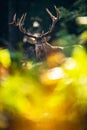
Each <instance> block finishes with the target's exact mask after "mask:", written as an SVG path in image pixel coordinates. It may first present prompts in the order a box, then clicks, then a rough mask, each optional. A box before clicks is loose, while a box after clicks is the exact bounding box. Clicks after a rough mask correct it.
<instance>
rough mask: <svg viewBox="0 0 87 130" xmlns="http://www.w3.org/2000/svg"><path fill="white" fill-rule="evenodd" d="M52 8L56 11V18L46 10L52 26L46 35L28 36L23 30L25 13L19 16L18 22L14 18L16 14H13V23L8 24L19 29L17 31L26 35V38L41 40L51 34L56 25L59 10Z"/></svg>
mask: <svg viewBox="0 0 87 130" xmlns="http://www.w3.org/2000/svg"><path fill="white" fill-rule="evenodd" d="M54 8H55V11H56V14H57V16H56V17H55V16H54V15H53V14H52V13H51V12H50V11H49V9H46V11H47V13H48V14H49V16H50V17H51V19H52V25H51V27H50V29H49V31H48V32H46V33H43V34H40V35H38V36H34V35H33V34H30V33H29V32H27V31H26V29H25V28H23V25H24V21H25V18H26V13H25V14H23V15H22V16H21V18H20V19H18V20H17V18H16V14H15V15H14V17H13V22H12V23H10V24H14V25H15V26H17V27H18V28H19V30H20V31H21V32H22V33H24V34H25V35H27V36H28V37H32V38H35V39H42V38H43V37H46V36H48V35H49V34H50V33H52V31H53V29H54V27H55V24H56V23H57V21H58V20H59V9H58V8H57V7H56V6H54Z"/></svg>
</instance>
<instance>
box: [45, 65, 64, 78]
mask: <svg viewBox="0 0 87 130" xmlns="http://www.w3.org/2000/svg"><path fill="white" fill-rule="evenodd" d="M47 75H48V78H49V79H51V80H55V79H60V78H62V77H63V76H64V72H63V70H62V69H61V68H59V67H55V68H53V69H50V70H49V71H48V74H47Z"/></svg>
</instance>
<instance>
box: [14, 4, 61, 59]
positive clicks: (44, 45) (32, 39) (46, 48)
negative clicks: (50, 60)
mask: <svg viewBox="0 0 87 130" xmlns="http://www.w3.org/2000/svg"><path fill="white" fill-rule="evenodd" d="M54 8H55V11H56V14H57V16H56V17H55V16H54V15H53V14H52V13H51V12H50V11H49V10H48V9H46V11H47V13H48V14H49V16H50V17H51V19H52V25H51V27H50V28H49V31H48V32H45V33H42V34H40V35H38V36H35V35H34V34H31V33H29V32H27V31H26V29H25V28H24V27H23V25H24V21H25V18H26V13H25V14H23V15H22V17H21V18H20V19H18V20H17V19H16V14H15V15H14V17H13V22H12V24H14V25H15V26H17V27H18V28H19V30H20V31H21V32H22V33H23V34H25V35H26V36H28V42H29V43H31V44H34V45H35V51H36V58H37V59H38V60H39V61H41V60H43V59H46V57H47V56H48V55H49V53H51V52H53V53H54V52H61V51H62V48H61V47H58V46H52V45H50V44H49V43H48V42H47V41H48V39H47V37H48V36H49V35H50V34H51V33H52V32H53V30H54V27H55V24H56V23H57V21H58V20H59V9H58V8H57V7H56V6H54Z"/></svg>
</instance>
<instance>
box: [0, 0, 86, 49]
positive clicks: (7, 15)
mask: <svg viewBox="0 0 87 130" xmlns="http://www.w3.org/2000/svg"><path fill="white" fill-rule="evenodd" d="M0 5H1V6H0V39H4V40H6V41H8V42H9V43H11V45H12V46H13V47H14V48H17V45H18V42H22V40H23V37H24V35H23V34H22V33H20V31H19V30H18V29H17V28H16V27H14V26H13V25H10V24H9V23H10V22H12V18H13V15H14V14H15V13H16V14H17V17H18V18H20V17H21V15H22V14H23V13H25V12H27V17H26V21H25V28H29V31H31V32H38V33H41V31H42V30H44V31H47V30H48V29H49V25H51V19H50V17H49V16H48V14H47V12H46V11H45V9H46V8H49V10H50V11H51V12H52V13H53V14H54V15H56V14H55V10H54V7H53V6H54V5H56V6H57V7H58V8H59V10H60V20H59V22H58V23H57V25H56V28H55V30H54V32H53V36H52V40H55V39H56V38H57V39H58V38H61V39H62V38H63V36H68V39H69V38H70V40H69V41H71V42H72V40H73V38H74V39H75V36H79V35H80V34H81V33H82V32H83V31H85V30H86V29H87V25H86V26H83V25H78V24H77V23H76V18H77V17H79V16H86V15H87V0H1V2H0ZM35 21H37V22H38V23H39V25H40V26H39V27H36V28H34V27H33V23H34V22H35ZM69 36H70V37H69Z"/></svg>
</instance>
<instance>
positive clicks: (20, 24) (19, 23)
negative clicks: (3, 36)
mask: <svg viewBox="0 0 87 130" xmlns="http://www.w3.org/2000/svg"><path fill="white" fill-rule="evenodd" d="M26 15H27V14H26V13H25V14H23V15H22V16H21V18H20V19H17V18H16V14H15V15H14V16H13V22H12V23H10V24H14V25H15V26H17V27H18V28H19V30H20V31H21V32H22V33H24V34H25V35H27V36H28V37H32V38H37V37H36V36H34V35H32V34H30V33H29V32H27V31H26V29H25V28H23V25H24V21H25V18H26Z"/></svg>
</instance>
